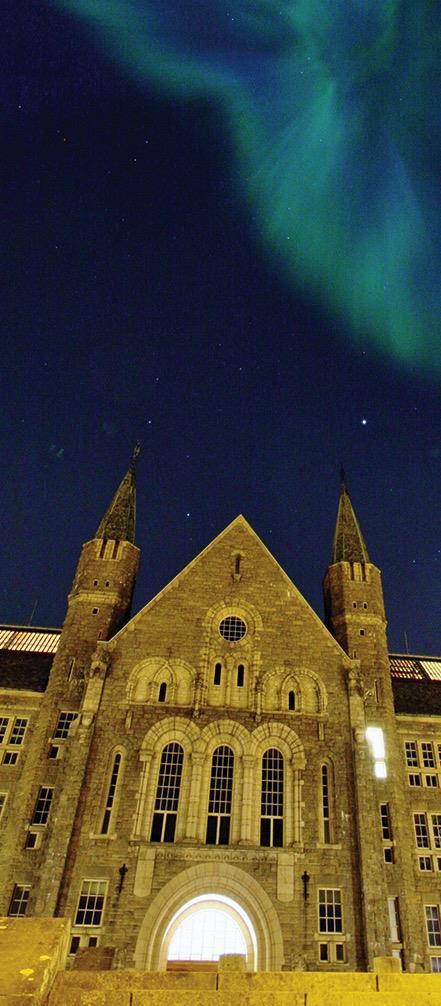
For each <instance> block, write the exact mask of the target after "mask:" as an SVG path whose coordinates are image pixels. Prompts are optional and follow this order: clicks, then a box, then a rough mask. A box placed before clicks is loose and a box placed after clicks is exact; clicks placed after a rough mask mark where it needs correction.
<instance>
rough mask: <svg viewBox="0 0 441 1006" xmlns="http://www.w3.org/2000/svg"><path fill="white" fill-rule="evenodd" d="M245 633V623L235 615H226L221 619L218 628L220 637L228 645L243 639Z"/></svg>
mask: <svg viewBox="0 0 441 1006" xmlns="http://www.w3.org/2000/svg"><path fill="white" fill-rule="evenodd" d="M246 631H247V627H246V625H245V622H244V621H243V619H242V618H238V616H237V615H228V617H227V618H223V619H222V621H221V623H220V626H219V632H220V634H221V636H223V638H224V639H226V640H227V642H229V643H237V641H238V639H242V638H243V636H244V635H245V633H246Z"/></svg>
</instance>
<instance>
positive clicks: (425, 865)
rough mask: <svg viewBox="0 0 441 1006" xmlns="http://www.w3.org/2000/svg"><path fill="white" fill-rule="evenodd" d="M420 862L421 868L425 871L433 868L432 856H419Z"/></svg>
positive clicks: (427, 871)
mask: <svg viewBox="0 0 441 1006" xmlns="http://www.w3.org/2000/svg"><path fill="white" fill-rule="evenodd" d="M418 862H419V867H420V870H421V871H422V872H423V873H429V872H430V871H431V870H432V860H431V858H430V856H419V857H418Z"/></svg>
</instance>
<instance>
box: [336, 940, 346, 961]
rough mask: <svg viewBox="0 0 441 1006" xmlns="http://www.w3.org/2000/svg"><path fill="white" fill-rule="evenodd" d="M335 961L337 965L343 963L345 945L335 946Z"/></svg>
mask: <svg viewBox="0 0 441 1006" xmlns="http://www.w3.org/2000/svg"><path fill="white" fill-rule="evenodd" d="M335 959H336V961H338V962H339V964H341V963H343V961H344V959H345V945H344V943H336V944H335Z"/></svg>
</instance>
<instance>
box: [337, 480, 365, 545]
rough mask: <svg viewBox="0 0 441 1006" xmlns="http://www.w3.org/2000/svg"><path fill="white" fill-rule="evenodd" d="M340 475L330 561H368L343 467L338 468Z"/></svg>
mask: <svg viewBox="0 0 441 1006" xmlns="http://www.w3.org/2000/svg"><path fill="white" fill-rule="evenodd" d="M340 476H341V489H340V501H339V504H338V513H337V523H336V525H335V534H334V543H333V546H332V562H333V563H334V562H370V559H369V555H368V550H367V548H366V542H365V540H364V538H363V535H362V533H361V531H360V525H359V523H358V520H357V518H356V516H355V513H354V509H353V506H352V503H351V501H350V498H349V493H348V490H347V486H346V477H345V473H344V470H343V468H341V469H340Z"/></svg>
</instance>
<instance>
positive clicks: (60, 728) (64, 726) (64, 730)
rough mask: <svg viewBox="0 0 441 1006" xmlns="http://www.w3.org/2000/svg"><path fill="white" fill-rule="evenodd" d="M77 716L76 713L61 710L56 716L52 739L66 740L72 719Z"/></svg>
mask: <svg viewBox="0 0 441 1006" xmlns="http://www.w3.org/2000/svg"><path fill="white" fill-rule="evenodd" d="M77 717H78V713H73V712H65V711H64V710H63V711H62V712H61V713H60V715H59V717H58V723H57V726H56V730H55V733H54V740H57V741H62V740H66V737H67V736H68V735H69V728H70V725H71V723H73V721H74V720H76V719H77Z"/></svg>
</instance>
